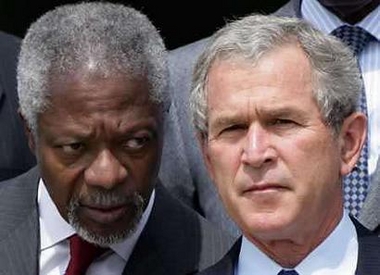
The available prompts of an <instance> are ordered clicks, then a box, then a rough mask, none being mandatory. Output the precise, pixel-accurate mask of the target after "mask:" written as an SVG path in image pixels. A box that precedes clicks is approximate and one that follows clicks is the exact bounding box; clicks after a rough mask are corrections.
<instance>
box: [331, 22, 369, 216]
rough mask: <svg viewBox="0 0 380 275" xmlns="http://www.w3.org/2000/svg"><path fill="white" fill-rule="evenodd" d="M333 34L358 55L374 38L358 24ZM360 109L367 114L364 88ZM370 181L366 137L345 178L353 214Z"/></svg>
mask: <svg viewBox="0 0 380 275" xmlns="http://www.w3.org/2000/svg"><path fill="white" fill-rule="evenodd" d="M331 34H333V35H335V36H336V37H338V38H340V39H341V40H342V41H343V42H344V43H345V44H346V45H348V46H349V47H350V48H351V50H353V52H354V53H355V55H356V56H357V57H358V56H359V54H360V53H361V51H362V50H363V49H364V48H365V46H366V45H367V44H368V42H370V41H371V40H372V39H374V37H373V36H372V35H371V34H370V33H368V32H367V31H366V30H364V29H362V28H361V27H357V26H340V27H339V28H337V29H335V30H334V31H333V32H332V33H331ZM358 109H359V111H361V112H363V113H364V114H365V115H367V100H366V95H365V90H364V88H363V90H362V92H361V95H360V99H359V102H358ZM368 181H369V177H368V141H367V139H366V140H365V143H364V146H363V149H362V151H361V153H360V157H359V160H358V162H357V163H356V166H355V168H354V169H353V170H352V171H351V173H350V174H348V175H347V176H346V177H345V178H344V180H343V185H344V207H345V208H346V209H348V210H349V212H350V213H351V214H352V215H353V216H356V217H357V216H358V214H359V211H360V209H361V207H362V205H363V203H364V200H365V198H366V195H367V189H368V184H369V182H368Z"/></svg>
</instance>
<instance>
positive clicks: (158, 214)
mask: <svg viewBox="0 0 380 275" xmlns="http://www.w3.org/2000/svg"><path fill="white" fill-rule="evenodd" d="M165 192H166V191H165V190H163V187H162V186H161V184H160V183H159V184H157V186H156V197H155V202H154V205H153V209H152V213H151V215H150V217H149V219H148V222H147V224H146V226H145V228H144V230H143V231H142V233H141V235H140V237H139V240H138V241H137V243H136V246H135V248H134V249H133V252H132V255H131V257H130V259H129V260H128V262H127V265H126V267H125V269H124V271H123V275H131V274H133V275H140V274H141V275H147V274H154V275H167V274H172V270H171V268H170V267H168V262H169V263H170V262H172V261H173V258H172V257H171V256H168V255H173V251H177V250H179V248H178V247H177V246H176V242H175V238H173V236H176V238H177V237H178V228H175V227H174V226H172V225H171V223H170V222H169V220H168V219H170V220H177V221H181V220H182V219H183V217H181V216H178V215H177V214H176V212H173V211H172V208H174V207H177V205H175V204H173V202H172V198H170V197H168V196H167V195H166V193H165ZM181 252H183V253H185V251H181ZM189 254H191V253H189ZM190 269H192V268H190ZM192 271H196V267H194V269H192Z"/></svg>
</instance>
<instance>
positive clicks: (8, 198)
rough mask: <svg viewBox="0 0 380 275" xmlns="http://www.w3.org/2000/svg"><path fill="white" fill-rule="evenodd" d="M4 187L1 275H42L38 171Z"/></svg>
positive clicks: (5, 184)
mask: <svg viewBox="0 0 380 275" xmlns="http://www.w3.org/2000/svg"><path fill="white" fill-rule="evenodd" d="M3 184H4V186H2V188H1V190H0V194H1V195H0V199H1V200H2V204H1V209H0V219H1V221H2V228H1V229H0V274H4V275H5V274H6V275H20V274H31V275H33V274H38V273H39V271H38V270H39V265H38V255H39V239H40V237H39V229H38V228H39V225H38V210H37V186H38V172H37V170H36V169H34V170H32V171H30V172H28V173H27V174H24V175H22V176H20V177H18V178H16V179H14V180H11V181H7V182H4V183H3ZM1 270H6V273H1Z"/></svg>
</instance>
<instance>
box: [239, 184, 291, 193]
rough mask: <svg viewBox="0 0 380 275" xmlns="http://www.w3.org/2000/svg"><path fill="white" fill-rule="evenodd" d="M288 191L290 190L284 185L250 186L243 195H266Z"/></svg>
mask: <svg viewBox="0 0 380 275" xmlns="http://www.w3.org/2000/svg"><path fill="white" fill-rule="evenodd" d="M286 189H288V188H286V187H284V186H283V185H279V184H267V183H263V184H254V185H252V186H249V187H248V188H246V189H244V191H243V193H258V194H265V193H270V192H278V191H284V190H286Z"/></svg>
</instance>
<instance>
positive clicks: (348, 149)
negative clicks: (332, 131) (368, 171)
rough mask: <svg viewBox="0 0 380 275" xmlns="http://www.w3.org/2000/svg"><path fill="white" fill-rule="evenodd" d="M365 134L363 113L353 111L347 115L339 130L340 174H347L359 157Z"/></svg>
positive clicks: (365, 125)
mask: <svg viewBox="0 0 380 275" xmlns="http://www.w3.org/2000/svg"><path fill="white" fill-rule="evenodd" d="M366 136H367V118H366V116H365V115H364V114H363V113H360V112H355V113H353V114H351V115H350V116H348V117H347V118H346V119H345V120H344V122H343V125H342V129H341V131H340V135H339V138H340V146H341V160H342V164H341V174H342V175H343V176H344V175H347V174H348V173H350V172H351V170H352V169H353V168H354V166H355V164H356V162H357V160H358V159H359V157H360V152H361V150H362V148H363V145H364V143H365V140H366Z"/></svg>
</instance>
